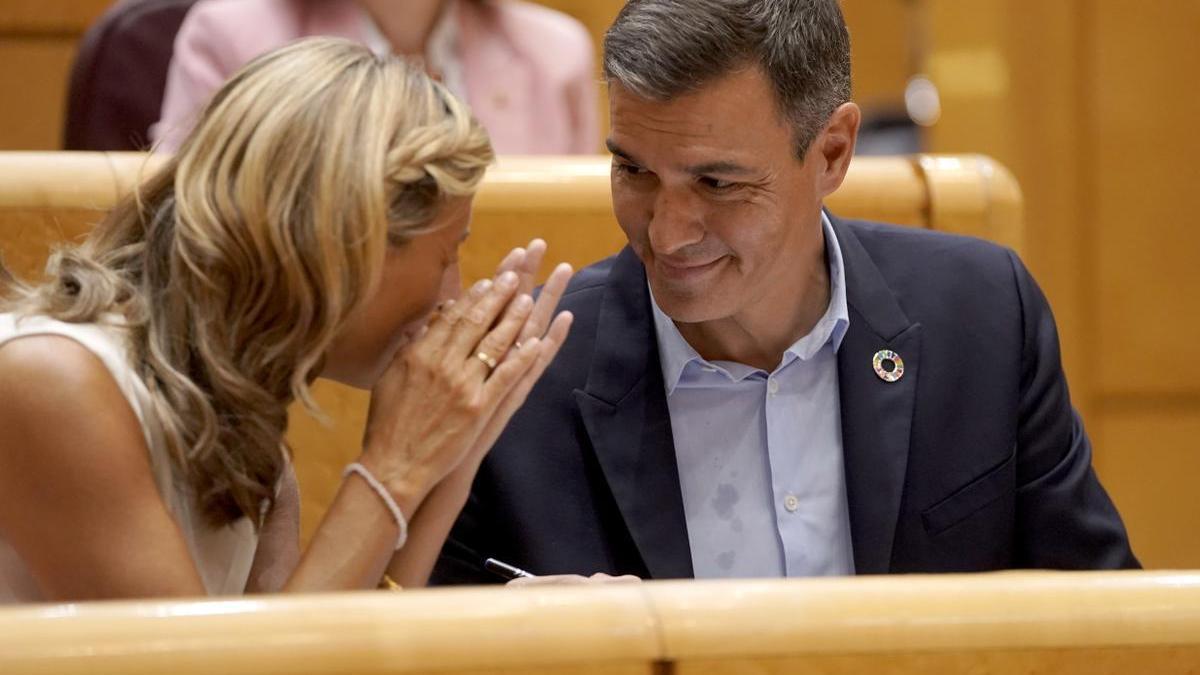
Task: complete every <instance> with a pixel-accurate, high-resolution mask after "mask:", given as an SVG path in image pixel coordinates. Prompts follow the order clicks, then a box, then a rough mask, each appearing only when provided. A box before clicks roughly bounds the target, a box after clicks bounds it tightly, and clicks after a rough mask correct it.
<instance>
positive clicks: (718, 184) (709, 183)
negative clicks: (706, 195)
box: [700, 176, 737, 192]
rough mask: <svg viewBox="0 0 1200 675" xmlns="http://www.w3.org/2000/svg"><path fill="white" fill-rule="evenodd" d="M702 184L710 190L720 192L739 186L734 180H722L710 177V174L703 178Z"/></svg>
mask: <svg viewBox="0 0 1200 675" xmlns="http://www.w3.org/2000/svg"><path fill="white" fill-rule="evenodd" d="M700 184H701V185H703V186H704V187H706V188H708V189H710V190H716V191H718V192H720V191H723V190H729V189H731V188H734V187H737V183H734V182H732V181H727V180H720V179H719V178H709V177H708V176H705V177H703V178H701V179H700Z"/></svg>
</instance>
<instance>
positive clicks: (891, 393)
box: [833, 220, 921, 574]
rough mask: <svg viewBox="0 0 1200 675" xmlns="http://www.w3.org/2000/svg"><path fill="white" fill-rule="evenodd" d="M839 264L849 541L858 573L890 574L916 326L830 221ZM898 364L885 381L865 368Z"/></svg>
mask: <svg viewBox="0 0 1200 675" xmlns="http://www.w3.org/2000/svg"><path fill="white" fill-rule="evenodd" d="M833 224H834V228H835V230H836V232H837V236H838V243H839V244H840V245H841V249H842V258H843V260H844V262H845V266H846V295H847V302H848V304H849V305H850V328H849V330H848V331H847V332H846V337H845V339H844V340H843V341H842V346H841V348H840V349H839V350H838V387H839V389H840V392H841V394H840V400H841V408H842V452H843V456H844V458H845V471H846V495H847V500H848V502H849V510H850V535H851V540H852V541H853V544H854V565H855V570H856V572H857V573H858V574H884V573H887V572H888V571H889V570H890V567H891V559H892V547H893V544H894V540H895V534H896V523H897V519H898V518H899V514H900V504H901V499H902V497H903V493H904V477H905V470H906V468H907V466H908V450H909V436H910V432H911V426H912V416H913V403H914V400H915V398H916V389H917V378H918V375H919V374H920V366H919V362H920V356H921V326H920V324H912V323H911V322H910V321H909V320H908V317H906V316H905V314H904V311H903V310H902V309H901V308H900V305H899V303H898V302H897V301H896V298H895V296H894V295H893V294H892V292H891V290H890V289H889V288H888V286H887V284H886V283H885V281H884V279H883V277H882V275H881V274H880V272H879V268H878V267H876V265H875V263H874V262H873V261H872V260H871V257H870V255H869V254H868V253H867V251H866V249H864V248H863V246H862V243H861V242H860V241H859V240H858V237H857V236H856V235H855V233H854V232H853V231H852V230H850V229H849V228H848V227H846V226H845V225H843V224H841V223H840V222H838V221H837V220H833ZM883 349H887V350H891V351H893V352H895V353H896V354H898V355H899V356H900V358H901V359H903V361H904V375H903V377H901V378H900V379H899V380H898V381H896V382H885V381H884V380H883V379H881V378H880V377H879V376H877V375H876V373H875V369H874V366H873V364H872V361H873V357H874V355H875V353H876V352H878V351H879V350H883Z"/></svg>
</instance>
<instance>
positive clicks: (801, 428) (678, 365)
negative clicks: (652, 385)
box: [651, 214, 854, 579]
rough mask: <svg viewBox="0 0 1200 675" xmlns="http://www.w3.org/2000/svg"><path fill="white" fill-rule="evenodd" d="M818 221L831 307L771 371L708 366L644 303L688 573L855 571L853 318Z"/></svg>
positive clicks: (835, 253) (828, 228) (829, 233)
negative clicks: (843, 394)
mask: <svg viewBox="0 0 1200 675" xmlns="http://www.w3.org/2000/svg"><path fill="white" fill-rule="evenodd" d="M822 225H823V228H824V231H825V251H826V258H827V259H828V261H829V282H830V299H829V307H828V308H827V309H826V310H825V314H824V315H823V316H822V317H821V319H820V320H819V321H818V322H817V324H816V325H815V326H814V327H813V329H812V331H811V332H810V333H809V334H808V335H805V336H804V337H802V338H800V339H799V340H797V341H796V343H795V344H793V345H792V346H791V347H789V348H788V350H787V352H785V353H784V355H783V360H782V362H781V363H780V364H779V366H778V367H777V368H775V370H774V371H773V372H771V373H766V372H764V371H762V370H759V369H757V368H751V367H749V366H746V365H742V364H740V363H733V362H730V361H713V362H709V361H706V360H704V359H703V358H701V357H700V355H699V354H698V353H696V350H695V349H693V348H692V346H691V345H690V344H688V343H687V341H686V340H684V339H683V336H682V335H680V333H679V329H678V328H676V327H675V324H674V322H672V321H671V319H670V318H669V317H668V316H667V315H666V314H664V313H663V311H662V310H661V309H659V307H658V303H656V302H654V299H653V295H652V296H651V304H652V305H653V307H654V328H655V332H656V333H657V335H658V348H659V355H660V357H661V362H662V370H663V382H664V384H665V386H666V390H667V392H666V393H667V405H668V408H669V409H670V415H671V431H672V433H673V434H674V437H675V457H676V461H677V463H678V466H679V481H680V487H681V488H682V492H683V509H684V515H685V517H686V519H687V529H688V540H689V541H690V543H691V550H692V566H693V569H694V571H695V574H696V578H699V579H702V578H716V577H724V578H744V577H780V576H789V577H794V576H796V577H798V576H823V575H842V574H853V573H854V556H853V551H852V545H851V541H850V516H849V510H848V508H847V506H846V478H845V472H844V469H843V462H842V429H841V406H840V403H839V398H838V375H837V350H838V348H839V347H840V346H841V343H842V338H843V336H845V334H846V329H847V327H848V326H849V325H850V314H849V311H848V309H847V305H846V277H845V270H844V268H843V263H842V252H841V249H840V248H839V246H838V242H837V235H836V234H834V231H833V227H832V225H830V223H829V220H828V218H826V217H825V216H824V214H822ZM797 293H799V290H798V291H797Z"/></svg>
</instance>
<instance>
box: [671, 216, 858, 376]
mask: <svg viewBox="0 0 1200 675" xmlns="http://www.w3.org/2000/svg"><path fill="white" fill-rule="evenodd" d="M821 229H822V231H823V232H824V233H825V258H826V259H827V260H828V261H829V306H828V307H826V309H825V313H824V314H823V315H822V316H821V318H820V319H819V320H818V321H817V323H816V325H814V326H813V329H812V330H811V331H809V333H808V334H807V335H805V336H803V337H801V338H800V339H799V340H796V342H794V343H792V346H791V347H788V349H787V351H786V352H785V353H784V356H783V362H782V363H781V364H780V365H779V368H783V367H786V366H787V365H788V364H789V363H791V362H792V361H794V360H796V359H801V360H805V361H807V360H809V359H811V358H812V357H813V356H815V355H816V354H817V352H819V351H820V350H821V348H822V347H824V346H825V345H827V344H828V345H832V347H833V351H834V352H835V353H836V352H837V350H838V349H839V348H841V346H842V339H843V338H844V337H845V336H846V330H847V329H848V328H849V327H850V309H849V306H848V304H847V302H846V268H845V265H844V263H843V261H842V248H841V245H839V244H838V239H837V233H836V232H834V231H833V224H832V223H831V222H830V221H829V217H828V216H827V215H826V214H825V212H824V211H822V212H821ZM650 306H651V309H652V310H653V312H654V332H655V334H656V335H657V337H658V355H659V360H660V362H661V364H662V374H663V382H664V383H665V384H666V387H667V395H668V396H670V395H671V394H673V393H674V392H675V387H676V386H677V385H678V384H679V380H680V379H681V378H682V377H683V374H684V371H685V370H686V369H687V367H688V365H689V364H691V363H696V364H697V365H698V366H699V367H701V368H704V369H706V370H709V371H717V372H720V373H723V374H724V375H725V376H726V377H728V378H729V379H731V380H740V379H744V378H745V377H746V376H748V375H749V374H751V373H753V372H755V371H754V369H751V368H748V367H747V366H742V365H741V364H732V363H726V362H716V363H710V362H708V361H706V360H704V358H702V357H701V356H700V354H699V353H698V352H697V351H696V350H695V349H694V348H693V347H692V345H690V344H688V341H687V340H685V339H684V338H683V335H681V334H680V333H679V328H677V327H676V326H675V322H674V321H672V320H671V317H669V316H667V315H666V313H665V312H663V311H662V309H661V308H659V306H658V302H656V301H655V300H654V292H653V291H651V292H650ZM731 370H733V371H736V372H737V373H738V374H737V375H734V374H733V373H731V372H730V371H731Z"/></svg>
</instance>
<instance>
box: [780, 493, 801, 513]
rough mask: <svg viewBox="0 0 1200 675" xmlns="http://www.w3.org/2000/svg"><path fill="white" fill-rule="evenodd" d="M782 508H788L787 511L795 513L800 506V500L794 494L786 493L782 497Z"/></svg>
mask: <svg viewBox="0 0 1200 675" xmlns="http://www.w3.org/2000/svg"><path fill="white" fill-rule="evenodd" d="M783 508H785V509H787V510H788V513H795V512H796V509H798V508H800V500H799V499H798V498H797V497H796V495H788V496H786V497H784V498H783Z"/></svg>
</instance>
